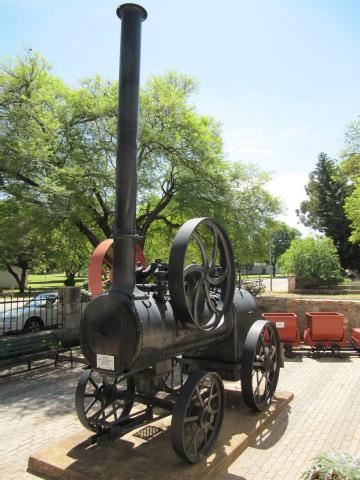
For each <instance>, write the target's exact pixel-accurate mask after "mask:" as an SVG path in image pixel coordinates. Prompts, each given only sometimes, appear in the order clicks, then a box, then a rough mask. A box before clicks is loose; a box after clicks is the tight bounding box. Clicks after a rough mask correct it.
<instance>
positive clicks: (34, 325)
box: [27, 320, 41, 333]
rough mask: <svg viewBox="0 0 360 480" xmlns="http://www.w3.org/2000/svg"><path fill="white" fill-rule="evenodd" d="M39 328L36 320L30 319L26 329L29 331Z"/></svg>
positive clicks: (38, 329)
mask: <svg viewBox="0 0 360 480" xmlns="http://www.w3.org/2000/svg"><path fill="white" fill-rule="evenodd" d="M40 328H41V325H40V323H39V322H38V321H37V320H31V321H30V322H29V324H28V327H27V330H28V331H29V332H31V333H36V332H39V331H40Z"/></svg>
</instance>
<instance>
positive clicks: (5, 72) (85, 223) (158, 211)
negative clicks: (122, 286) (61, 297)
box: [0, 52, 279, 262]
mask: <svg viewBox="0 0 360 480" xmlns="http://www.w3.org/2000/svg"><path fill="white" fill-rule="evenodd" d="M196 88H197V85H196V82H195V81H194V80H193V79H192V78H190V77H188V76H186V75H182V74H179V73H175V72H169V73H167V74H165V75H163V76H155V77H153V78H151V79H150V80H149V81H148V82H147V83H146V84H145V86H144V87H143V88H142V90H141V94H140V118H139V120H140V121H139V138H138V180H139V184H138V210H137V230H138V232H139V234H140V235H141V236H142V238H143V240H142V243H143V245H145V249H146V250H148V251H149V256H150V259H151V258H153V255H155V254H156V250H158V249H160V250H161V249H163V245H161V246H159V243H158V241H157V239H158V238H159V234H160V232H161V233H162V234H164V235H165V237H167V238H169V239H170V238H172V237H173V236H174V232H175V230H176V229H177V228H178V227H179V226H180V225H181V224H182V223H183V222H184V221H185V220H187V219H188V218H191V217H194V216H201V215H208V216H215V217H217V218H218V219H219V220H220V221H223V222H224V223H225V224H226V225H227V226H228V228H229V230H230V233H231V235H232V238H233V240H234V244H235V246H236V251H237V255H238V256H240V257H244V258H243V262H246V261H248V260H251V259H253V257H254V255H255V254H256V253H257V252H259V251H262V250H263V249H264V238H265V235H266V228H267V227H268V226H269V225H270V224H271V222H272V221H273V220H272V219H273V216H274V215H275V214H277V213H278V212H279V203H278V201H277V200H276V199H274V198H273V197H272V196H271V195H270V194H268V193H267V192H266V190H265V189H264V185H265V183H266V182H267V180H268V179H269V177H268V176H267V175H266V174H265V173H264V172H262V171H260V170H259V169H255V168H253V167H250V166H245V165H242V164H230V163H228V162H226V161H225V160H224V154H223V145H222V139H221V129H220V125H219V123H218V122H216V121H215V120H214V119H213V118H211V117H209V116H202V115H199V114H198V113H197V112H196V110H195V108H194V106H193V105H192V104H191V103H190V100H191V97H192V95H193V94H194V93H195V92H196ZM116 105H117V82H111V81H104V80H102V79H101V78H100V77H99V76H96V77H94V78H92V79H88V80H85V81H83V82H81V84H80V86H79V87H78V88H71V87H69V86H67V85H65V84H64V83H63V82H62V81H61V80H60V79H59V78H57V77H54V76H53V75H52V74H51V69H50V66H49V64H48V63H47V62H46V61H45V60H44V59H43V58H42V57H41V56H40V55H39V54H36V53H34V52H28V53H27V54H26V55H25V56H24V57H22V58H17V59H15V60H13V61H12V62H10V63H7V64H5V65H4V66H3V68H2V75H1V77H0V186H1V190H2V192H3V195H4V198H7V199H12V198H13V199H16V201H18V202H19V203H20V202H21V204H22V205H46V206H47V208H48V209H49V211H51V212H52V214H53V215H54V218H55V219H58V218H61V219H62V220H61V221H65V220H66V221H68V222H69V224H71V225H73V226H74V227H75V228H76V229H77V230H78V231H79V232H80V233H81V234H82V235H84V236H85V237H86V238H87V239H88V241H89V242H90V243H91V245H92V246H96V245H97V244H98V243H99V242H100V241H101V240H102V239H104V238H108V237H110V235H111V232H112V224H113V219H114V207H115V189H114V187H115V175H114V166H115V165H114V159H115V150H116V144H115V142H116ZM155 240H156V245H155ZM165 250H166V249H165ZM156 256H159V255H156Z"/></svg>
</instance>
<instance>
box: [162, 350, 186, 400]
mask: <svg viewBox="0 0 360 480" xmlns="http://www.w3.org/2000/svg"><path fill="white" fill-rule="evenodd" d="M171 365H172V368H171V372H169V373H168V374H166V375H165V376H164V378H163V389H164V391H165V392H167V393H171V394H172V393H177V392H179V391H180V388H181V387H182V386H183V385H184V383H185V381H186V379H187V378H188V376H187V374H186V373H183V372H182V370H181V358H180V357H173V358H172V359H171Z"/></svg>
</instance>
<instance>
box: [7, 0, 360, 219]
mask: <svg viewBox="0 0 360 480" xmlns="http://www.w3.org/2000/svg"><path fill="white" fill-rule="evenodd" d="M118 4H119V3H118V2H114V1H113V0H102V1H100V0H86V1H83V0H62V1H61V2H59V1H55V0H26V1H25V0H0V56H2V57H3V56H7V55H13V54H19V53H20V54H21V53H22V52H23V50H24V47H32V48H33V49H36V50H38V51H40V52H41V53H42V54H43V55H44V56H45V57H47V58H48V60H49V61H50V62H51V63H52V65H53V67H54V72H55V73H56V74H58V75H59V76H61V77H62V78H63V79H64V80H65V81H67V82H68V83H71V84H74V85H75V84H76V81H77V80H78V79H81V78H85V77H89V76H92V75H93V74H94V73H99V74H101V75H102V76H104V77H106V78H112V79H115V78H117V75H118V54H119V33H120V21H119V20H118V19H117V17H116V15H115V10H116V7H117V6H118ZM142 5H143V6H144V7H145V8H146V9H147V11H148V15H149V16H148V19H147V20H146V22H145V23H144V25H143V49H142V81H143V82H144V81H145V80H146V79H147V78H148V77H149V76H150V75H152V74H159V73H163V72H165V71H167V70H172V69H175V70H178V71H180V72H184V73H187V74H190V75H193V76H195V77H196V78H197V79H198V80H199V82H200V91H199V94H198V95H197V96H196V97H194V103H195V104H196V106H197V109H198V111H199V112H200V113H205V114H210V115H212V116H214V117H215V118H216V119H218V120H220V121H221V122H222V125H223V136H224V140H225V150H226V153H227V156H228V158H229V159H230V160H241V161H244V162H251V163H257V164H259V165H260V166H261V167H262V168H264V169H266V170H269V171H271V172H273V177H274V180H273V181H272V182H271V184H270V185H269V189H270V190H271V192H273V193H275V194H277V195H279V196H280V197H281V198H282V199H283V202H284V205H285V207H286V208H287V212H286V216H285V217H283V218H284V219H285V220H286V221H287V222H288V223H290V224H292V225H294V226H295V225H296V222H297V219H296V216H295V214H294V210H295V208H297V207H298V206H299V203H300V201H301V199H302V198H304V196H305V194H304V189H303V186H304V184H305V183H306V181H307V176H308V174H309V172H310V171H311V170H312V169H313V167H314V165H315V162H316V156H317V154H318V153H319V152H320V151H325V152H327V153H328V154H329V155H331V156H334V157H336V156H338V154H339V152H340V150H341V148H342V146H343V136H344V130H345V128H346V125H347V123H348V122H350V121H351V120H354V119H355V118H356V117H357V116H358V114H359V112H360V88H359V86H360V62H359V51H360V29H359V28H358V22H359V16H360V2H358V1H346V0H337V1H334V0H327V1H325V0H312V1H307V0H287V1H285V0H253V1H241V0H239V1H235V0H229V1H227V2H224V3H221V2H218V1H216V2H215V1H212V0H207V1H204V0H193V1H188V0H166V1H165V0H144V1H143V2H142Z"/></svg>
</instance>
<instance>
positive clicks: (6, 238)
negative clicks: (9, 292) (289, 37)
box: [0, 200, 52, 293]
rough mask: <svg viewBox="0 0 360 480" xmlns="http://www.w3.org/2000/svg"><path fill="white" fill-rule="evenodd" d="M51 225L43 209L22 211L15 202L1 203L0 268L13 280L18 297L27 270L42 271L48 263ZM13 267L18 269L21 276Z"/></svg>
mask: <svg viewBox="0 0 360 480" xmlns="http://www.w3.org/2000/svg"><path fill="white" fill-rule="evenodd" d="M51 221H52V219H51V216H50V215H49V212H47V211H46V210H45V209H44V208H39V207H34V206H32V207H29V206H28V207H27V208H24V206H23V205H20V204H19V203H18V202H16V201H14V200H7V201H4V200H2V201H1V202H0V267H2V268H4V269H6V270H7V271H8V272H9V273H10V274H11V275H12V276H13V277H14V278H15V280H16V282H17V284H18V286H19V290H20V293H23V292H24V289H25V282H26V274H27V272H28V270H29V268H38V269H43V268H44V266H45V265H46V263H47V257H48V254H49V247H50V245H51V241H50V237H51V229H50V228H49V226H50V224H51V223H50V222H51ZM14 266H15V267H18V268H20V270H21V273H20V275H18V273H17V272H16V270H14V268H13V267H14Z"/></svg>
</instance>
